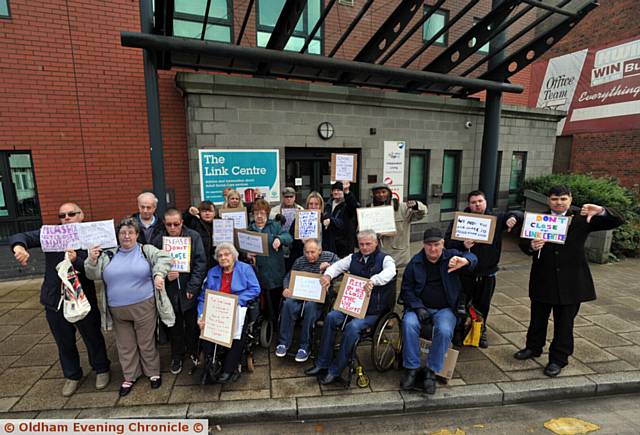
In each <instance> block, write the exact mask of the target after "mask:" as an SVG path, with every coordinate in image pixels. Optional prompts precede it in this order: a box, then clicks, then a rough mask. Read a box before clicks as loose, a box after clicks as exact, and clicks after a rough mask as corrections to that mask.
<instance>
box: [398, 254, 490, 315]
mask: <svg viewBox="0 0 640 435" xmlns="http://www.w3.org/2000/svg"><path fill="white" fill-rule="evenodd" d="M454 256H458V257H464V258H466V259H467V260H469V265H468V266H465V267H463V268H462V269H458V270H457V271H455V272H452V273H449V272H448V270H449V260H450V259H451V257H454ZM440 258H441V261H440V276H441V277H442V286H443V287H444V292H445V296H446V298H447V303H448V304H449V307H451V309H452V310H455V309H456V307H457V305H458V300H459V298H460V294H461V293H462V284H461V283H460V277H459V273H460V271H461V270H465V269H473V268H474V267H476V264H478V257H476V256H475V255H474V254H473V253H471V252H461V251H458V250H457V249H444V250H443V251H442V256H441V257H440ZM427 261H428V260H427V255H426V254H425V253H424V250H420V252H419V253H417V254H416V255H414V256H413V258H412V259H411V261H410V262H409V264H408V265H407V268H406V269H405V270H404V275H402V289H401V295H402V299H403V300H404V306H405V309H406V310H409V311H415V310H417V309H419V308H426V307H425V305H424V303H423V302H422V297H421V295H422V291H423V290H424V287H425V285H426V283H427V263H426V262H427Z"/></svg>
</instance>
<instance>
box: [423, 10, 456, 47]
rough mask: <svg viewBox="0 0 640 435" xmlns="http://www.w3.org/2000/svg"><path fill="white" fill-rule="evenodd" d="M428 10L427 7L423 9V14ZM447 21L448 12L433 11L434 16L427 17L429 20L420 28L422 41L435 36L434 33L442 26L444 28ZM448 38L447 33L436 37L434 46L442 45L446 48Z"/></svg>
mask: <svg viewBox="0 0 640 435" xmlns="http://www.w3.org/2000/svg"><path fill="white" fill-rule="evenodd" d="M429 10H430V7H429V6H425V7H424V13H425V14H426V13H427V12H429ZM448 21H449V11H447V10H445V9H438V10H437V11H435V12H434V14H433V15H431V16H430V17H429V19H428V20H427V21H426V22H425V23H424V26H423V27H422V39H423V40H424V41H429V40H430V39H431V38H433V37H434V36H435V35H436V33H438V32H439V31H440V30H442V28H443V27H444V26H446V24H447V22H448ZM448 36H449V32H448V31H447V32H444V33H443V34H442V35H440V36H439V37H438V39H436V40H435V41H434V44H436V45H443V46H445V47H446V45H447V39H448Z"/></svg>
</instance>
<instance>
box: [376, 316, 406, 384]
mask: <svg viewBox="0 0 640 435" xmlns="http://www.w3.org/2000/svg"><path fill="white" fill-rule="evenodd" d="M401 349H402V329H401V326H400V317H399V316H398V315H397V314H396V313H393V312H392V313H387V314H385V315H384V316H383V317H382V318H381V319H380V321H379V322H378V325H377V326H376V330H375V332H374V334H373V345H372V346H371V361H372V362H373V365H374V367H375V368H376V370H378V371H379V372H385V371H387V370H389V369H390V368H391V367H393V366H394V364H395V363H396V362H397V361H399V359H400V353H401Z"/></svg>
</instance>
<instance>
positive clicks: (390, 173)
mask: <svg viewBox="0 0 640 435" xmlns="http://www.w3.org/2000/svg"><path fill="white" fill-rule="evenodd" d="M406 149H407V144H406V142H405V141H401V140H385V141H384V158H383V162H382V164H383V166H382V182H383V183H384V184H386V185H387V186H389V188H390V189H391V194H392V195H393V197H394V198H396V199H397V200H398V201H402V192H403V191H404V166H405V165H404V160H405V159H404V157H405V151H406Z"/></svg>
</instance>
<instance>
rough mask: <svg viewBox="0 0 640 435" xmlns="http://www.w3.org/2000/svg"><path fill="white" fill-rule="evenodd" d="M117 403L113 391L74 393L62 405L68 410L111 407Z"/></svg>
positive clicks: (116, 395)
mask: <svg viewBox="0 0 640 435" xmlns="http://www.w3.org/2000/svg"><path fill="white" fill-rule="evenodd" d="M117 401H118V393H117V392H114V391H94V392H93V393H75V394H74V395H73V396H71V397H70V398H69V400H68V401H67V403H66V404H65V405H64V407H65V408H69V409H84V408H104V407H113V406H115V405H116V402H117Z"/></svg>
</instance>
